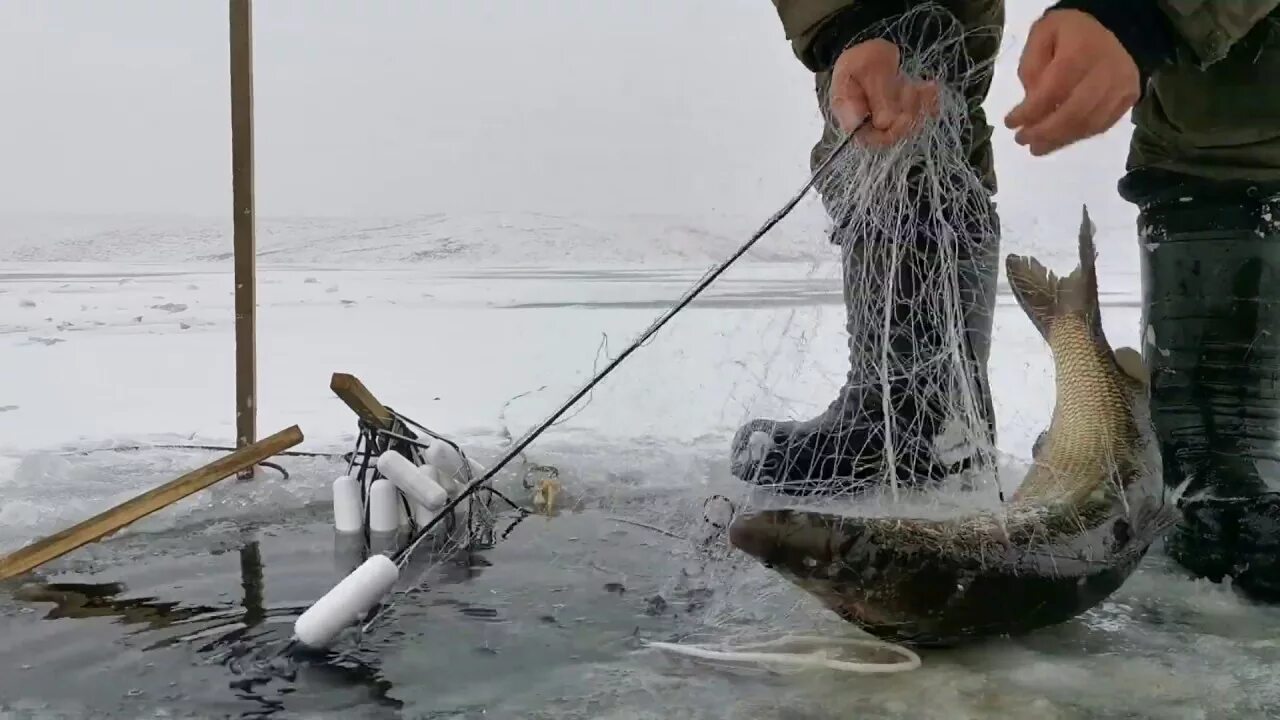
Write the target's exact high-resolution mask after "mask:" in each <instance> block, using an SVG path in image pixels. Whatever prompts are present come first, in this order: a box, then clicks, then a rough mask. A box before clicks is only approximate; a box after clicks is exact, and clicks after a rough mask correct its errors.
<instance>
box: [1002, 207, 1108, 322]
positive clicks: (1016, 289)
mask: <svg viewBox="0 0 1280 720" xmlns="http://www.w3.org/2000/svg"><path fill="white" fill-rule="evenodd" d="M1094 229H1095V228H1094V225H1093V222H1092V221H1091V220H1090V219H1089V208H1088V207H1087V206H1086V207H1085V208H1084V216H1083V219H1082V221H1081V223H1080V241H1079V242H1080V264H1079V265H1078V266H1077V267H1076V269H1075V270H1073V271H1072V272H1071V274H1070V275H1068V276H1066V277H1064V278H1059V277H1058V276H1057V275H1055V274H1054V273H1053V271H1051V270H1049V269H1048V268H1046V267H1045V266H1044V265H1042V264H1041V263H1040V261H1039V260H1037V259H1035V258H1033V257H1027V256H1022V255H1009V256H1008V258H1007V259H1006V260H1005V273H1006V274H1007V275H1008V278H1009V288H1010V290H1012V291H1013V296H1014V298H1016V299H1017V301H1018V304H1019V305H1021V306H1022V309H1023V311H1024V312H1026V313H1027V316H1028V317H1030V318H1031V322H1032V323H1033V324H1034V325H1035V326H1036V329H1037V330H1039V331H1040V334H1041V335H1042V336H1043V337H1044V338H1045V340H1048V339H1049V329H1050V327H1051V326H1052V324H1053V319H1054V318H1057V317H1062V316H1066V315H1083V316H1084V317H1085V318H1086V319H1087V321H1088V323H1089V326H1090V327H1091V328H1092V329H1093V331H1094V332H1095V333H1101V330H1102V321H1101V318H1102V316H1101V313H1100V312H1099V310H1098V275H1097V270H1096V267H1095V264H1094V260H1095V258H1096V257H1097V251H1096V250H1095V248H1094V245H1093V233H1094Z"/></svg>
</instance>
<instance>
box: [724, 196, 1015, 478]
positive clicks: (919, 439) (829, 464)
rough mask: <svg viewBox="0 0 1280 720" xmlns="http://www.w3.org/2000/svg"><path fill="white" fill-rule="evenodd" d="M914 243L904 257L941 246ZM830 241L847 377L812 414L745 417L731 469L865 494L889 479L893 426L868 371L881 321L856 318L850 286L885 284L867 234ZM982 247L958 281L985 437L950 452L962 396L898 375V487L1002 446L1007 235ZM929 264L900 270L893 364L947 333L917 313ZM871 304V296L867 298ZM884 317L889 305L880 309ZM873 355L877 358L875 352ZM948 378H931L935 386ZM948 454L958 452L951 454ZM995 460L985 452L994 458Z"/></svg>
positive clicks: (894, 390)
mask: <svg viewBox="0 0 1280 720" xmlns="http://www.w3.org/2000/svg"><path fill="white" fill-rule="evenodd" d="M987 203H988V207H989V208H990V212H991V215H990V225H989V226H988V227H992V228H996V227H999V223H998V221H997V218H996V213H995V205H994V203H991V202H990V200H989V199H988V201H987ZM917 212H918V216H919V217H920V218H922V219H921V221H920V222H918V223H916V226H917V227H927V226H928V224H927V223H926V222H924V221H923V218H924V217H925V214H926V213H928V212H929V208H927V207H924V206H923V205H921V206H920V207H918V208H917ZM898 240H899V241H901V242H911V243H913V244H914V246H915V247H914V248H911V249H908V250H907V251H906V253H904V254H906V255H911V254H915V255H917V256H918V255H919V254H921V253H931V252H937V251H938V241H937V240H936V239H935V238H930V237H914V238H898ZM832 241H833V242H835V243H836V244H837V246H839V247H840V248H841V255H842V268H843V273H842V274H843V286H844V301H845V308H846V323H845V331H846V332H847V333H848V335H849V338H848V348H849V371H848V374H847V375H846V377H845V382H844V385H843V386H842V387H841V388H840V389H839V390H838V392H837V393H836V397H835V399H834V400H832V402H831V403H830V404H829V405H828V407H827V408H826V410H825V411H823V412H822V413H820V414H818V415H817V416H815V417H812V418H809V419H806V420H777V419H770V418H756V419H753V420H751V421H750V422H748V423H746V424H744V425H743V426H742V427H741V428H739V429H738V431H737V433H736V434H735V436H734V438H733V441H732V447H731V454H730V469H731V471H732V472H733V474H734V476H735V477H737V478H738V479H739V480H742V481H744V482H748V483H753V484H756V485H761V486H766V487H769V488H770V489H772V490H774V491H777V492H779V493H783V494H787V495H833V494H846V493H850V492H857V491H859V490H862V489H866V488H868V487H870V486H871V485H870V483H871V482H872V480H873V479H875V478H880V479H884V478H886V477H888V476H887V475H886V474H885V471H886V468H885V464H886V463H885V460H886V459H885V456H884V452H883V451H884V447H883V445H884V443H883V440H882V438H883V434H884V428H885V424H886V418H885V413H884V410H883V402H882V400H883V394H882V393H883V386H882V384H881V382H880V380H879V378H878V377H877V375H876V373H873V372H867V370H868V369H869V368H876V367H878V365H879V360H880V358H879V348H881V347H883V344H882V343H883V342H884V341H882V340H881V339H880V338H879V337H878V336H879V335H880V334H881V333H882V331H881V330H880V328H879V327H878V325H879V323H871V324H868V325H863V324H858V323H856V322H855V318H853V317H851V316H850V313H849V308H850V307H851V306H852V305H851V300H852V293H855V292H862V293H868V292H870V293H872V294H874V293H875V292H876V288H877V287H882V286H883V284H882V282H879V281H876V280H873V279H871V278H868V277H865V276H864V275H865V274H867V273H869V272H871V270H870V269H869V268H867V267H866V266H865V265H863V264H862V263H861V262H860V260H861V257H860V255H859V248H861V247H863V243H862V242H860V238H857V237H846V236H845V233H843V231H842V230H841V229H839V228H837V229H836V230H835V231H834V232H833V235H832ZM976 247H978V248H979V249H978V251H977V252H976V254H975V255H974V256H972V257H962V258H960V263H959V267H958V268H957V272H958V273H959V287H960V289H961V304H962V306H963V308H964V315H965V320H964V324H965V327H964V328H963V329H964V331H965V332H964V333H963V335H964V337H965V339H966V340H967V342H965V343H964V344H965V348H964V352H963V355H964V357H965V358H966V359H967V362H966V366H967V367H965V368H962V369H959V370H958V372H959V373H963V374H964V376H966V377H968V378H969V379H971V380H972V386H973V387H974V390H975V392H976V396H977V397H976V400H977V403H976V404H977V405H978V412H979V414H980V415H981V423H980V425H981V427H979V428H976V429H971V431H972V430H977V431H978V432H979V434H980V435H982V434H985V440H983V441H982V442H978V443H974V444H972V446H970V447H967V448H961V449H960V450H959V452H958V453H957V452H955V449H954V448H952V449H951V450H952V452H950V453H947V452H944V451H947V450H948V448H946V447H943V448H941V449H939V448H937V442H938V439H939V437H940V436H941V435H943V433H944V431H945V430H946V428H945V424H946V423H947V421H948V420H949V419H950V418H949V417H948V410H950V409H951V408H952V407H953V406H954V404H955V400H954V397H953V396H951V395H950V394H947V393H946V392H945V390H943V391H941V392H940V393H939V394H938V395H935V396H931V397H925V396H921V395H920V394H919V393H917V392H913V389H914V388H915V387H916V386H917V385H918V384H919V383H918V380H917V382H915V383H912V384H910V385H907V384H905V383H903V382H902V381H891V383H890V387H891V391H890V399H891V402H892V403H893V407H892V408H891V412H892V415H893V419H894V421H895V428H896V430H895V433H899V434H900V435H899V437H898V438H897V439H896V440H895V442H894V449H895V457H894V465H895V467H894V471H895V472H896V476H897V479H898V482H899V487H903V488H918V487H924V486H928V485H931V484H934V483H936V482H938V481H940V480H942V479H944V478H946V477H948V476H950V475H953V474H955V473H957V472H960V471H962V470H964V469H965V468H967V467H969V466H971V465H972V464H974V462H975V461H978V460H980V459H981V458H979V455H980V454H982V453H987V452H989V449H990V447H992V446H993V445H994V411H993V409H992V405H991V392H990V384H989V382H988V378H987V357H988V353H989V350H990V338H991V326H992V314H993V312H992V311H993V309H994V305H995V294H996V276H997V273H998V264H997V263H998V255H997V253H998V251H999V238H998V236H992V237H987V238H983V239H982V240H981V242H980V243H976ZM921 264H924V265H926V266H928V265H929V264H928V263H919V262H904V263H902V264H901V265H900V266H899V267H898V268H896V269H894V270H893V272H895V273H896V278H895V280H896V283H895V286H896V287H895V292H894V295H893V297H892V298H891V299H890V302H892V303H893V304H894V312H893V323H892V325H891V327H890V337H889V338H888V343H889V346H890V352H891V354H892V355H893V356H894V359H893V365H894V366H895V367H902V366H912V365H915V364H916V363H917V361H918V359H923V358H924V357H926V356H927V357H929V358H930V359H932V358H936V357H937V356H938V355H939V351H940V350H941V348H940V347H939V346H940V344H941V343H940V340H939V338H941V337H945V336H946V335H947V333H944V331H945V330H947V329H948V328H944V327H940V326H938V325H937V324H936V323H937V322H939V320H938V319H934V320H932V321H930V320H929V319H928V318H924V317H922V316H921V314H920V313H912V312H910V311H911V309H912V304H913V303H917V302H918V298H919V296H920V290H919V288H920V287H921V285H922V280H924V278H921V277H919V272H920V270H919V265H921ZM862 300H863V302H862V303H861V306H862V307H864V308H865V307H866V298H865V297H864V298H862ZM874 314H875V316H876V317H880V316H881V315H882V312H880V311H875V313H874ZM869 355H870V356H869ZM936 367H937V370H936V372H937V373H938V375H939V380H941V378H942V376H944V375H949V374H952V373H955V372H957V369H956V368H954V367H953V366H949V365H947V364H945V363H939V364H937V365H936ZM938 384H940V383H931V385H932V386H934V387H937V386H938ZM947 454H950V455H953V456H954V457H946V455H947ZM989 459H990V458H989V457H988V458H986V460H989Z"/></svg>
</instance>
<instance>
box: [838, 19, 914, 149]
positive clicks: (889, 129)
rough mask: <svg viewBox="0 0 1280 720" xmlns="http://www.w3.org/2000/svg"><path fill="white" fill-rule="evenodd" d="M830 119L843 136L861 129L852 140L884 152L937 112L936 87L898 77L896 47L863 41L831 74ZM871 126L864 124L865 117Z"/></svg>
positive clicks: (899, 69) (841, 59) (846, 54)
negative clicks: (834, 122)
mask: <svg viewBox="0 0 1280 720" xmlns="http://www.w3.org/2000/svg"><path fill="white" fill-rule="evenodd" d="M830 98H831V100H830V102H831V114H832V116H833V117H834V119H835V121H836V124H837V125H838V126H839V128H840V129H841V130H842V131H844V132H846V133H847V132H851V131H853V129H854V128H857V127H858V126H859V125H862V127H861V129H860V130H858V132H857V133H855V135H854V137H855V138H856V139H857V140H859V141H860V142H862V143H863V144H865V145H869V146H871V147H886V146H888V145H892V144H894V143H896V142H898V141H899V140H902V139H903V138H905V137H907V136H908V135H910V134H911V133H913V132H915V131H916V130H917V129H918V128H919V126H920V121H921V120H923V119H924V115H925V114H926V113H928V114H929V115H936V114H937V112H938V85H937V83H935V82H917V81H914V80H911V79H910V78H908V77H906V76H905V75H903V73H902V68H901V54H900V53H899V51H898V46H897V45H894V44H893V43H891V42H889V41H888V40H881V39H876V40H867V41H865V42H860V43H858V44H857V45H853V46H851V47H849V48H848V49H846V50H845V51H844V52H843V53H841V54H840V57H839V58H837V59H836V64H835V67H834V68H832V70H831V92H830ZM868 114H869V115H870V116H871V117H870V118H869V121H868V122H867V123H866V124H863V123H862V121H863V119H864V118H866V117H867V115H868Z"/></svg>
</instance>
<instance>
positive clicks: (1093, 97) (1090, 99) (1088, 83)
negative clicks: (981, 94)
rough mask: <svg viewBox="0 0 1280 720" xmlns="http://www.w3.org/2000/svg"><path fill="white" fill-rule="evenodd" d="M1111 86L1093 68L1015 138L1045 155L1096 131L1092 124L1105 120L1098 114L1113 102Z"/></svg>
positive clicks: (1099, 124)
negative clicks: (1065, 95) (1041, 117)
mask: <svg viewBox="0 0 1280 720" xmlns="http://www.w3.org/2000/svg"><path fill="white" fill-rule="evenodd" d="M1110 90H1111V83H1110V82H1109V80H1108V79H1107V75H1106V74H1105V71H1103V70H1097V71H1095V72H1094V73H1092V74H1090V75H1089V77H1087V78H1085V80H1084V81H1083V82H1081V83H1080V84H1079V85H1077V86H1076V89H1075V90H1074V91H1073V92H1072V93H1071V96H1070V97H1068V98H1067V100H1066V101H1065V102H1063V103H1062V105H1060V106H1059V107H1058V108H1057V109H1056V110H1054V111H1053V112H1052V113H1051V114H1050V115H1049V116H1048V117H1046V118H1045V119H1044V120H1042V121H1041V122H1039V123H1037V124H1035V125H1030V126H1028V127H1025V128H1023V129H1022V130H1020V131H1019V132H1018V134H1017V135H1015V136H1014V141H1015V142H1017V143H1018V144H1019V145H1030V146H1031V154H1032V155H1045V154H1048V153H1050V152H1053V151H1055V150H1058V149H1060V148H1063V147H1065V146H1067V145H1070V144H1071V143H1074V142H1076V141H1078V140H1083V139H1084V138H1086V137H1089V136H1090V135H1093V134H1096V131H1095V130H1094V128H1095V127H1100V126H1101V125H1102V123H1103V122H1105V120H1100V116H1103V115H1105V114H1106V112H1107V111H1108V110H1110V109H1111V105H1112V103H1113V102H1114V98H1113V97H1112V96H1111V93H1110Z"/></svg>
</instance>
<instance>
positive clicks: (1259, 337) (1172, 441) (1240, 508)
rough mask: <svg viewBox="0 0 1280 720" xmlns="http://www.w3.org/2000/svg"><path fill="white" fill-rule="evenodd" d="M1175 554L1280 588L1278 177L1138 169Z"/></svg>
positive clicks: (1149, 327) (1157, 418)
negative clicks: (1233, 178)
mask: <svg viewBox="0 0 1280 720" xmlns="http://www.w3.org/2000/svg"><path fill="white" fill-rule="evenodd" d="M1121 193H1122V194H1123V195H1124V196H1125V197H1126V199H1129V200H1130V201H1132V202H1134V203H1135V204H1136V205H1137V206H1138V208H1139V217H1138V223H1139V246H1140V248H1141V258H1142V284H1143V325H1142V332H1143V354H1144V356H1145V358H1146V361H1147V365H1148V367H1149V368H1150V370H1151V410H1152V420H1153V421H1154V423H1155V427H1156V432H1157V435H1158V437H1159V440H1160V446H1161V452H1162V454H1163V460H1164V462H1163V464H1164V476H1165V481H1166V484H1168V485H1170V486H1173V487H1175V488H1180V489H1182V495H1181V498H1180V500H1179V503H1178V504H1179V507H1180V508H1181V511H1182V519H1181V521H1180V523H1179V524H1178V525H1177V526H1176V527H1175V528H1174V529H1173V530H1172V531H1171V532H1170V534H1169V536H1168V537H1167V538H1166V545H1165V547H1166V550H1167V552H1168V553H1169V554H1170V556H1171V557H1172V558H1173V559H1174V560H1175V561H1176V562H1177V563H1178V564H1179V565H1181V566H1183V567H1184V568H1185V569H1187V570H1189V571H1190V572H1191V573H1192V574H1194V575H1197V576H1200V577H1205V578H1208V579H1210V580H1213V581H1215V582H1219V581H1222V580H1223V579H1224V578H1227V577H1230V578H1231V580H1232V584H1233V585H1234V586H1235V587H1237V588H1238V589H1240V590H1242V591H1244V592H1245V593H1246V594H1248V595H1252V596H1254V597H1255V598H1258V599H1267V600H1272V601H1274V600H1280V462H1277V460H1278V459H1280V453H1278V452H1277V450H1278V449H1280V187H1270V188H1260V187H1255V186H1249V185H1246V184H1242V183H1238V182H1232V183H1207V182H1205V181H1194V180H1192V179H1190V178H1186V177H1185V176H1176V175H1172V174H1169V173H1153V172H1144V173H1133V174H1131V175H1130V176H1129V177H1126V179H1125V180H1124V181H1122V183H1121Z"/></svg>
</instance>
